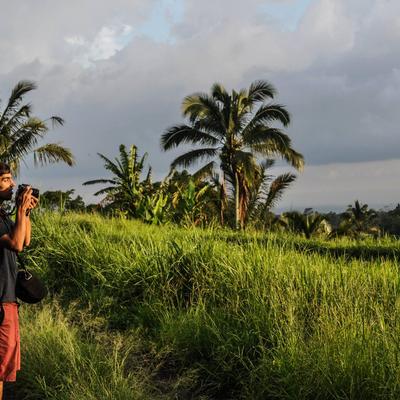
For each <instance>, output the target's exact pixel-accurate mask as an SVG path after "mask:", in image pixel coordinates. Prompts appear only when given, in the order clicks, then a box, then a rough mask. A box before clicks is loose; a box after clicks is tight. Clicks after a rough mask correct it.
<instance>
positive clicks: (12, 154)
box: [0, 81, 75, 174]
mask: <svg viewBox="0 0 400 400" xmlns="http://www.w3.org/2000/svg"><path fill="white" fill-rule="evenodd" d="M34 89H36V85H35V83H34V82H31V81H20V82H18V83H17V84H16V85H15V87H14V89H13V90H12V92H11V96H10V98H9V100H8V102H7V104H6V106H5V108H4V110H3V112H0V160H1V161H3V162H6V163H8V164H9V165H10V167H11V168H12V170H13V172H14V173H15V174H18V171H19V168H20V164H21V161H24V159H25V157H26V156H27V155H28V154H30V153H33V157H34V162H35V165H45V164H47V163H57V162H64V163H66V164H67V165H69V166H72V165H74V163H75V161H74V158H73V155H72V153H71V151H70V150H69V149H67V148H66V147H63V146H61V145H60V144H57V143H48V144H44V145H42V146H40V147H37V144H38V142H39V141H40V140H41V139H43V138H44V136H45V135H46V134H47V132H48V131H49V127H48V122H50V123H52V125H53V126H57V125H63V124H64V120H63V119H62V118H60V117H58V116H52V117H50V118H49V119H47V120H42V119H40V118H38V117H36V116H33V115H32V105H31V104H30V103H22V102H23V97H24V96H25V95H26V94H28V93H29V92H31V91H32V90H34Z"/></svg>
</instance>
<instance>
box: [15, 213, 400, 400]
mask: <svg viewBox="0 0 400 400" xmlns="http://www.w3.org/2000/svg"><path fill="white" fill-rule="evenodd" d="M399 255H400V245H399V243H398V241H395V240H391V239H381V240H379V241H376V240H365V241H359V242H355V241H349V240H344V239H343V240H338V241H331V242H324V241H322V240H313V241H306V240H305V239H302V238H300V237H296V236H290V235H282V234H281V235H277V234H272V233H271V234H261V233H255V232H246V233H237V232H232V231H229V230H223V229H219V228H215V229H208V230H199V229H192V230H190V229H181V228H177V227H174V226H163V227H153V226H147V225H143V224H141V223H138V222H135V221H125V220H118V219H115V220H109V219H103V218H101V217H98V216H90V215H75V214H67V215H59V214H43V215H40V216H37V218H36V220H35V224H34V228H33V242H32V247H31V248H30V249H29V251H28V252H27V253H26V258H27V259H28V260H29V262H30V265H31V266H32V268H33V269H35V270H36V271H38V272H39V273H40V274H41V275H42V276H43V277H44V279H45V280H46V282H47V283H48V285H49V287H50V289H51V293H52V296H51V297H50V298H49V299H48V300H47V301H46V302H45V303H44V304H41V305H40V306H28V305H26V306H24V307H23V309H22V313H21V314H22V341H23V355H22V356H23V357H22V358H23V368H24V369H23V371H22V372H21V375H20V378H21V379H20V381H21V387H22V389H21V390H22V393H21V394H22V395H25V396H26V398H29V399H60V400H63V399H69V400H72V399H74V400H75V399H82V400H83V399H101V400H102V399H121V400H122V399H126V400H128V399H254V400H257V399H260V400H261V399H318V398H320V399H377V398H384V399H398V398H399V397H400V375H399V374H398V371H399V367H400V357H399V354H400V352H399V346H400V345H399V343H400V342H399V338H400V280H399V273H398V259H399ZM28 393H29V395H30V397H27V394H28Z"/></svg>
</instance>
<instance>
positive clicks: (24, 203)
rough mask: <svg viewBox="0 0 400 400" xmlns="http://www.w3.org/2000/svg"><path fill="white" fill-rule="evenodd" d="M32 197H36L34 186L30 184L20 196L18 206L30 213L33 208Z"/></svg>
mask: <svg viewBox="0 0 400 400" xmlns="http://www.w3.org/2000/svg"><path fill="white" fill-rule="evenodd" d="M32 199H34V197H32V188H31V187H30V186H28V188H27V189H25V190H24V191H23V192H22V194H21V195H20V196H19V201H18V208H19V209H21V210H22V211H25V212H28V213H29V211H30V210H31V209H32V208H33V207H31V204H32ZM36 204H37V203H36Z"/></svg>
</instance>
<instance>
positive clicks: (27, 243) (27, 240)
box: [24, 214, 31, 246]
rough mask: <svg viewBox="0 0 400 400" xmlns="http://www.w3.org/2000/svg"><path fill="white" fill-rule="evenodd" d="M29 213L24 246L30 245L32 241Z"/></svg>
mask: <svg viewBox="0 0 400 400" xmlns="http://www.w3.org/2000/svg"><path fill="white" fill-rule="evenodd" d="M29 215H30V214H28V215H27V216H26V222H25V240H24V246H29V245H30V243H31V219H30V218H29Z"/></svg>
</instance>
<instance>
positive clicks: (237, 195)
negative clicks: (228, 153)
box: [235, 172, 241, 230]
mask: <svg viewBox="0 0 400 400" xmlns="http://www.w3.org/2000/svg"><path fill="white" fill-rule="evenodd" d="M239 189H240V186H239V174H238V172H235V221H236V229H237V230H240V227H241V224H240V193H239Z"/></svg>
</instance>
